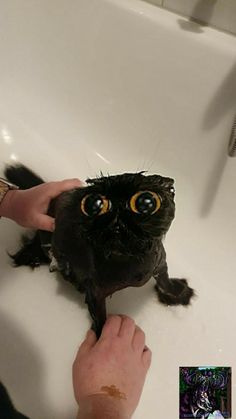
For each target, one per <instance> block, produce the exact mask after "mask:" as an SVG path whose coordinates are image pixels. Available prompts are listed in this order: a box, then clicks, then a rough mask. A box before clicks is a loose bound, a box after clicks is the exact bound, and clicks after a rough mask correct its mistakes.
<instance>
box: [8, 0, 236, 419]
mask: <svg viewBox="0 0 236 419" xmlns="http://www.w3.org/2000/svg"><path fill="white" fill-rule="evenodd" d="M0 5H1V17H0V19H1V26H0V57H1V65H0V124H1V125H0V135H1V142H0V145H1V167H3V165H4V163H6V162H9V161H15V160H19V161H20V162H23V163H25V164H26V165H28V166H30V167H31V168H32V169H34V170H35V171H37V172H38V173H39V174H40V175H42V176H44V177H45V179H46V180H56V179H62V178H67V177H74V176H78V177H80V178H81V179H85V178H86V177H88V176H94V175H96V174H98V173H99V171H100V170H102V171H103V172H104V173H107V172H108V173H122V172H123V171H137V170H141V169H146V170H149V171H151V172H153V173H159V174H163V175H167V176H171V177H174V178H175V179H176V206H177V213H176V219H175V221H174V223H173V225H172V227H171V229H170V231H169V233H168V235H167V238H166V241H165V245H166V250H167V256H168V263H169V270H170V274H171V275H175V276H179V277H182V276H184V277H186V278H188V279H189V283H190V285H191V286H192V287H193V288H195V290H196V292H197V295H198V297H197V299H195V300H194V301H193V303H192V305H191V306H190V307H189V308H187V309H186V308H183V307H175V308H170V307H164V306H163V305H161V304H160V303H158V301H157V297H156V294H155V292H154V290H153V285H154V280H150V281H149V282H148V283H147V284H146V285H145V286H144V287H143V288H138V289H132V288H129V289H125V290H122V291H121V292H117V293H116V294H114V296H113V298H112V299H111V300H108V302H107V306H108V311H109V312H110V313H126V314H128V315H130V316H132V317H133V318H134V319H135V320H136V322H137V323H138V324H139V325H140V326H141V327H142V328H143V329H144V330H145V332H146V336H147V344H148V345H149V346H150V347H151V349H152V352H153V361H152V366H151V369H150V372H149V374H148V378H147V381H146V384H145V388H144V391H143V395H142V399H141V401H140V404H139V406H138V408H137V411H136V413H135V415H134V418H135V419H143V418H148V419H159V418H165V419H174V418H178V370H179V366H192V365H196V366H198V365H219V366H231V367H232V368H236V355H235V354H236V337H235V335H236V296H235V292H236V268H235V244H236V243H235V241H236V239H235V237H236V217H235V214H236V194H235V180H236V159H234V158H229V157H227V145H228V140H229V136H230V131H231V126H232V122H233V117H234V114H235V111H236V106H235V103H236V81H235V80H236V59H235V52H236V38H235V37H233V36H230V35H227V34H225V33H222V32H219V31H216V30H213V29H210V28H207V27H204V28H202V27H200V26H198V25H197V24H195V23H190V24H187V23H186V22H184V18H182V17H180V16H178V15H175V14H172V13H170V12H167V11H164V10H161V9H159V8H157V7H153V6H151V5H148V4H145V3H144V2H142V1H138V0H107V1H106V0H100V1H97V0H77V1H73V0H70V1H68V0H67V1H66V0H50V1H49V2H47V1H43V2H42V1H38V0H31V1H27V0H21V1H19V0H9V1H3V0H2V1H0ZM0 228H1V248H0V251H1V255H0V257H1V277H0V339H1V345H0V376H1V379H2V381H3V382H4V383H5V384H6V385H7V387H8V389H9V390H10V393H11V395H12V397H13V399H14V401H15V403H16V405H17V407H18V408H19V409H20V410H22V411H24V412H25V414H27V415H29V416H30V417H32V419H54V418H55V419H68V418H73V417H75V412H76V405H75V402H74V399H73V393H72V384H71V365H72V361H73V358H74V355H75V353H76V350H77V347H78V344H79V343H80V342H81V340H82V339H83V338H84V335H85V332H86V330H87V329H88V327H89V325H90V318H89V316H88V313H87V308H86V306H85V305H84V303H83V298H82V297H81V296H80V295H79V294H78V293H77V292H76V291H75V290H74V289H73V288H72V287H71V286H70V285H68V284H67V283H64V282H59V281H58V280H57V279H56V277H55V275H54V274H49V272H48V269H47V267H41V268H39V269H36V270H35V271H33V272H32V271H30V270H29V269H27V268H19V269H13V268H12V267H11V266H10V264H9V258H8V256H7V254H6V249H8V250H13V249H15V248H16V242H17V241H18V238H19V233H20V231H21V229H20V228H19V227H17V226H16V225H15V224H14V223H13V222H10V221H8V220H1V226H0ZM232 389H233V393H234V395H235V389H236V387H235V383H234V382H233V387H232ZM232 405H233V406H232V408H233V416H234V415H235V409H236V398H235V397H233V400H232Z"/></svg>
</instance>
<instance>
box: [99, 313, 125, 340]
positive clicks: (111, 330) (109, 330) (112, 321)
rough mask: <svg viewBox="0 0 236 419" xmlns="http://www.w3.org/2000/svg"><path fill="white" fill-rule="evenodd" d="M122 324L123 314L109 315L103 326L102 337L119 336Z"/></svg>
mask: <svg viewBox="0 0 236 419" xmlns="http://www.w3.org/2000/svg"><path fill="white" fill-rule="evenodd" d="M120 325H121V316H117V315H113V316H109V317H108V318H107V320H106V323H105V324H104V326H103V329H102V333H101V339H104V338H110V337H114V336H117V335H118V334H119V330H120Z"/></svg>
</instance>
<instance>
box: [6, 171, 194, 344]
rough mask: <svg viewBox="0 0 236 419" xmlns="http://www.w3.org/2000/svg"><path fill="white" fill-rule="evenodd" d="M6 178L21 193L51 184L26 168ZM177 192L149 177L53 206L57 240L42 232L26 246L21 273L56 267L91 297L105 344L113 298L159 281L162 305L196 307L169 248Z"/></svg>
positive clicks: (98, 184)
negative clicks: (174, 274) (173, 274)
mask: <svg viewBox="0 0 236 419" xmlns="http://www.w3.org/2000/svg"><path fill="white" fill-rule="evenodd" d="M5 176H6V177H7V179H8V180H9V181H11V182H12V183H15V184H16V185H18V186H19V187H20V188H21V189H27V188H29V187H32V186H35V185H38V184H40V183H43V180H42V179H41V178H39V177H38V176H37V175H35V174H34V173H33V172H31V171H30V170H28V169H27V168H25V167H24V166H11V167H8V168H7V169H6V170H5ZM173 184H174V181H173V179H170V178H167V177H162V176H158V175H149V176H145V175H144V174H143V172H141V173H125V174H121V175H116V176H107V177H103V176H102V177H100V178H97V179H88V180H87V186H86V187H81V188H77V189H73V190H71V191H69V192H64V193H62V194H61V195H60V196H59V197H58V198H57V199H55V200H54V201H53V202H52V204H51V206H50V208H49V214H50V215H52V216H55V218H56V228H55V231H54V233H53V234H51V233H47V232H42V231H37V232H36V234H35V236H34V238H33V239H31V240H25V241H24V244H23V247H22V248H21V249H20V250H19V251H18V252H17V253H16V254H15V255H14V256H13V259H14V263H15V265H17V266H19V265H30V266H32V267H36V266H38V265H40V264H41V263H51V270H53V269H57V270H59V271H60V272H61V273H62V275H63V277H64V278H65V279H66V280H68V281H70V282H71V283H72V284H73V285H74V286H75V287H76V288H77V289H78V290H79V291H81V292H84V293H85V301H86V303H87V304H88V309H89V312H90V315H91V317H92V319H93V328H94V330H95V331H96V334H97V336H99V335H100V333H101V330H102V327H103V324H104V322H105V320H106V307H105V299H106V297H107V296H108V295H111V294H113V293H114V292H115V291H117V290H120V289H122V288H125V287H128V286H133V287H140V286H142V285H143V284H145V283H146V282H147V281H148V280H149V279H150V278H151V277H152V276H153V277H154V278H155V280H156V285H155V288H156V291H157V294H158V298H159V300H160V301H161V302H162V303H164V304H168V305H177V304H182V305H188V304H189V302H190V299H191V297H192V296H193V295H194V291H193V289H192V288H190V287H188V285H187V281H186V280H185V279H172V278H169V276H168V270H167V263H166V254H165V250H164V247H163V244H162V239H163V237H164V235H165V234H166V233H167V231H168V229H169V227H170V225H171V222H172V220H173V219H174V214H175V204H174V187H173Z"/></svg>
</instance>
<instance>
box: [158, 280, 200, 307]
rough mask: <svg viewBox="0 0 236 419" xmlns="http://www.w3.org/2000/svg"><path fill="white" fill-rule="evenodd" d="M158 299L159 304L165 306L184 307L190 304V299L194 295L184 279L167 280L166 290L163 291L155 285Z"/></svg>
mask: <svg viewBox="0 0 236 419" xmlns="http://www.w3.org/2000/svg"><path fill="white" fill-rule="evenodd" d="M155 289H156V291H157V295H158V299H159V301H160V302H161V303H163V304H166V305H180V304H181V305H184V306H187V305H188V304H190V300H191V298H192V297H193V296H194V295H195V292H194V290H193V289H192V288H190V287H189V286H188V283H187V281H186V279H175V278H171V279H170V280H169V284H168V288H166V289H163V288H162V287H160V286H159V285H157V284H156V286H155Z"/></svg>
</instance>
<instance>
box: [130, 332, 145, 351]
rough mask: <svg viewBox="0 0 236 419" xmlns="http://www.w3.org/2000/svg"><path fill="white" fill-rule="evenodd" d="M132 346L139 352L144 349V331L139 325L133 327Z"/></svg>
mask: <svg viewBox="0 0 236 419" xmlns="http://www.w3.org/2000/svg"><path fill="white" fill-rule="evenodd" d="M132 346H133V349H134V350H135V351H138V352H140V353H142V352H143V350H144V347H145V333H144V331H143V330H142V329H141V328H140V327H139V326H136V327H135V332H134V335H133V339H132Z"/></svg>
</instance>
